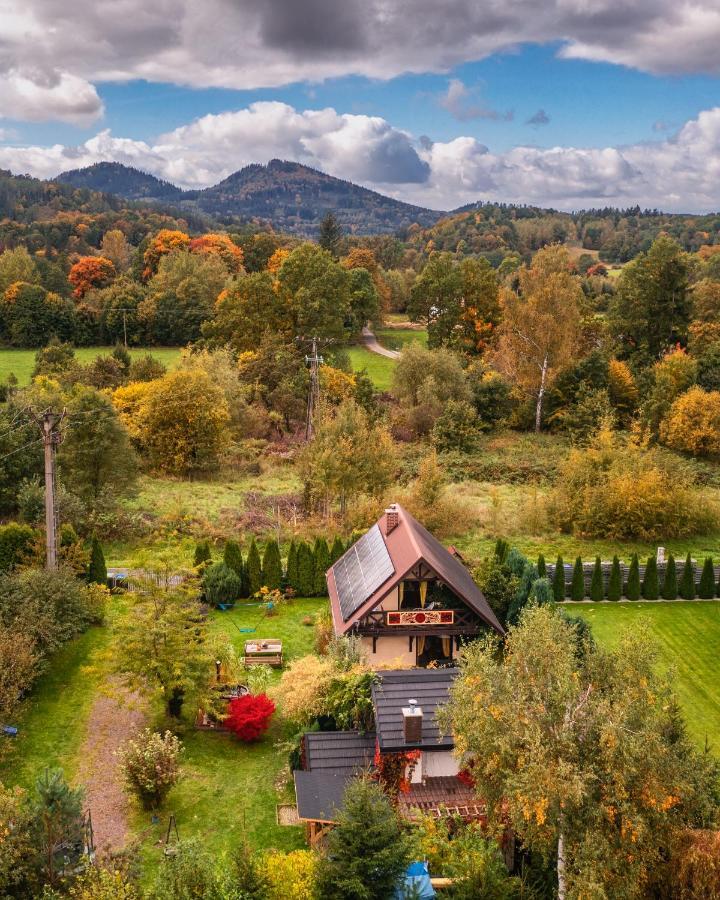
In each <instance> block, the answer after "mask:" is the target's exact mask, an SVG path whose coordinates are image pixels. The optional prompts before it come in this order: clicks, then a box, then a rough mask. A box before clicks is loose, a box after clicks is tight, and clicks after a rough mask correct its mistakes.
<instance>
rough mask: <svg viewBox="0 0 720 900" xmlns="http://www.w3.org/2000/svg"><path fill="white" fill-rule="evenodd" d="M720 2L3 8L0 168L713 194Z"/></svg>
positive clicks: (397, 190) (176, 2)
mask: <svg viewBox="0 0 720 900" xmlns="http://www.w3.org/2000/svg"><path fill="white" fill-rule="evenodd" d="M719 44H720V5H718V3H717V0H694V2H693V3H692V4H689V3H684V2H677V0H634V2H633V3H632V4H628V3H627V2H626V0H593V2H591V3H588V2H587V0H483V2H482V3H478V2H476V0H343V3H341V4H338V3H337V2H336V0H263V3H261V4H258V3H257V2H256V0H203V3H202V4H198V3H197V2H195V3H193V2H192V0H155V2H154V3H153V4H152V5H150V6H148V5H147V4H146V3H144V0H122V2H120V0H113V2H109V0H107V2H98V0H74V2H73V4H72V5H71V6H68V4H67V3H66V2H64V0H0V49H2V51H3V52H2V54H0V166H4V167H6V168H10V169H11V170H12V171H16V172H29V173H31V174H35V175H38V176H40V177H52V176H54V175H56V174H58V173H59V172H61V171H63V170H65V169H68V168H75V167H80V166H83V165H89V164H92V163H93V162H97V161H100V160H104V159H109V160H117V161H119V162H124V163H127V164H130V165H135V166H137V167H138V168H142V169H145V170H147V171H150V172H153V173H154V174H157V175H159V176H160V177H163V178H167V179H168V180H171V181H174V182H175V183H177V184H180V185H181V186H184V187H192V188H194V187H203V186H205V185H208V184H212V183H215V182H216V181H218V180H220V179H221V178H223V177H225V176H226V175H228V174H229V173H230V172H232V171H235V170H236V169H238V168H240V167H242V166H243V165H247V164H248V163H251V162H260V163H265V162H267V161H268V160H269V159H271V158H273V157H275V156H277V157H280V158H287V159H295V160H297V161H299V162H303V163H305V164H308V165H312V166H315V167H316V168H320V169H323V170H324V171H328V172H330V173H331V174H333V175H337V176H339V177H344V178H347V179H350V180H353V181H357V182H359V183H362V184H365V185H367V186H369V187H373V188H375V189H377V190H380V191H382V192H384V193H388V194H391V195H393V196H397V197H399V198H402V199H405V200H408V201H409V202H416V203H418V204H422V205H429V206H434V207H435V208H444V209H450V208H452V207H454V206H456V205H460V204H461V203H466V202H469V201H472V200H480V199H493V200H508V201H512V202H528V203H536V204H540V205H553V206H557V207H560V208H578V207H581V206H589V205H600V204H601V205H618V206H620V205H625V204H631V203H640V204H641V205H651V206H656V205H658V206H663V207H665V208H668V209H678V210H683V211H704V210H711V209H717V208H718V207H720V178H718V176H719V175H720V55H719V54H718V53H717V47H718V45H719Z"/></svg>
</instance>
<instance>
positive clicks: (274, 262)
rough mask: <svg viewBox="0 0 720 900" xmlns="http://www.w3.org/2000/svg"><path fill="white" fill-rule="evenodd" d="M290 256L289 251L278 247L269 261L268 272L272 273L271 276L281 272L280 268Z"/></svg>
mask: <svg viewBox="0 0 720 900" xmlns="http://www.w3.org/2000/svg"><path fill="white" fill-rule="evenodd" d="M288 256H290V251H289V250H286V249H285V248H284V247H278V248H277V250H276V251H275V252H274V253H273V255H272V256H271V257H270V259H269V260H268V264H267V270H268V272H270V274H271V275H277V273H278V272H279V271H280V266H281V265H282V264H283V263H284V262H285V260H286V259H287V258H288Z"/></svg>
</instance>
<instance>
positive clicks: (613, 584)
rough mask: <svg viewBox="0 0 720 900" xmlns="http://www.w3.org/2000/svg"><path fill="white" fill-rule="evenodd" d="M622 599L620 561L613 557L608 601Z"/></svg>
mask: <svg viewBox="0 0 720 900" xmlns="http://www.w3.org/2000/svg"><path fill="white" fill-rule="evenodd" d="M620 597H622V574H621V572H620V560H619V559H618V558H617V556H613V561H612V569H610V579H609V581H608V590H607V598H608V600H619V599H620Z"/></svg>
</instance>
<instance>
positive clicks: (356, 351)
mask: <svg viewBox="0 0 720 900" xmlns="http://www.w3.org/2000/svg"><path fill="white" fill-rule="evenodd" d="M347 353H348V356H349V357H350V363H351V364H352V367H353V371H354V372H359V371H361V370H362V369H364V370H365V371H366V372H367V374H368V376H369V377H370V378H371V379H372V382H373V384H374V385H375V387H376V388H377V389H378V390H379V391H389V390H390V385H391V384H392V374H393V371H394V369H395V365H396V363H395V360H394V359H389V358H388V357H386V356H380V355H379V354H377V353H372V352H371V351H370V350H367V349H366V348H365V347H348V348H347Z"/></svg>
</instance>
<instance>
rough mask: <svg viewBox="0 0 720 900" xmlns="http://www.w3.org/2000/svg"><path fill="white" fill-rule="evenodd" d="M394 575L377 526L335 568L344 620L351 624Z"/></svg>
mask: <svg viewBox="0 0 720 900" xmlns="http://www.w3.org/2000/svg"><path fill="white" fill-rule="evenodd" d="M394 571H395V567H394V566H393V564H392V560H391V559H390V554H389V553H388V551H387V547H386V546H385V541H384V540H383V536H382V533H381V532H380V528H379V527H378V526H377V525H373V527H372V528H371V529H370V530H369V531H368V532H367V533H366V534H364V535H363V536H362V537H361V538H360V540H358V541H356V542H355V543H354V544H353V545H352V547H351V548H350V549H349V550H348V551H347V553H346V554H345V556H343V557H341V558H340V559H339V560H338V561H337V562H336V563H335V565H334V566H333V574H334V576H335V587H336V588H337V592H338V598H339V600H340V611H341V612H342V616H343V619H344V620H345V621H346V622H347V620H348V619H349V618H350V616H351V615H352V614H353V613H354V612H356V611H357V610H358V609H359V608H360V607H361V606H362V604H363V603H364V602H365V601H366V600H367V599H368V598H369V597H371V596H372V595H373V594H374V593H375V591H376V590H377V589H378V588H379V587H380V585H381V584H382V583H383V582H384V581H387V579H388V578H389V577H390V576H391V575H392V574H393V572H394Z"/></svg>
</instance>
